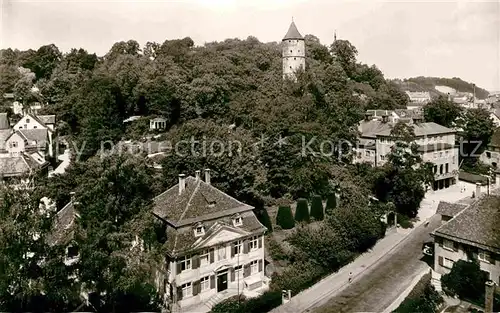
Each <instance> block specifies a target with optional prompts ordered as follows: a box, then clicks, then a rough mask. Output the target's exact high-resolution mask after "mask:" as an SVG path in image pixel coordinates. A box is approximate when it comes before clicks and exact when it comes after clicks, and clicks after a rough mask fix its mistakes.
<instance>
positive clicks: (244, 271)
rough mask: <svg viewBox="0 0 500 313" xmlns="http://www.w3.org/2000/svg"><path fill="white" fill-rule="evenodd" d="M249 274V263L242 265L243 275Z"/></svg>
mask: <svg viewBox="0 0 500 313" xmlns="http://www.w3.org/2000/svg"><path fill="white" fill-rule="evenodd" d="M247 276H250V264H245V265H243V277H247Z"/></svg>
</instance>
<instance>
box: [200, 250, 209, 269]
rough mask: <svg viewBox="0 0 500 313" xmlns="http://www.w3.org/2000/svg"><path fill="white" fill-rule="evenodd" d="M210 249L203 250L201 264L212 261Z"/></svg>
mask: <svg viewBox="0 0 500 313" xmlns="http://www.w3.org/2000/svg"><path fill="white" fill-rule="evenodd" d="M209 257H210V250H203V254H202V255H200V266H204V265H207V264H208V263H209V262H210V258H209Z"/></svg>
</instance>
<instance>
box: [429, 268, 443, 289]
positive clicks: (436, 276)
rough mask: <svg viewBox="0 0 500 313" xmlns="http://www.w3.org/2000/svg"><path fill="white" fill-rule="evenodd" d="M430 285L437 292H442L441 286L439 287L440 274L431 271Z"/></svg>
mask: <svg viewBox="0 0 500 313" xmlns="http://www.w3.org/2000/svg"><path fill="white" fill-rule="evenodd" d="M431 284H432V286H434V289H436V291H437V292H441V291H443V286H441V274H439V273H438V272H436V271H434V270H433V271H432V274H431Z"/></svg>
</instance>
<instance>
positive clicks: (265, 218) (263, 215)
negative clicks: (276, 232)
mask: <svg viewBox="0 0 500 313" xmlns="http://www.w3.org/2000/svg"><path fill="white" fill-rule="evenodd" d="M257 217H258V219H259V221H260V222H261V223H262V225H264V226H266V227H267V232H268V233H272V232H273V223H271V218H270V217H269V213H267V210H266V209H265V208H263V209H261V210H260V211H259V213H258V215H257Z"/></svg>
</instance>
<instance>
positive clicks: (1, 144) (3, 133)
mask: <svg viewBox="0 0 500 313" xmlns="http://www.w3.org/2000/svg"><path fill="white" fill-rule="evenodd" d="M10 134H12V130H10V129H0V151H1V150H5V141H6V140H7V138H9V137H10Z"/></svg>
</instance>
